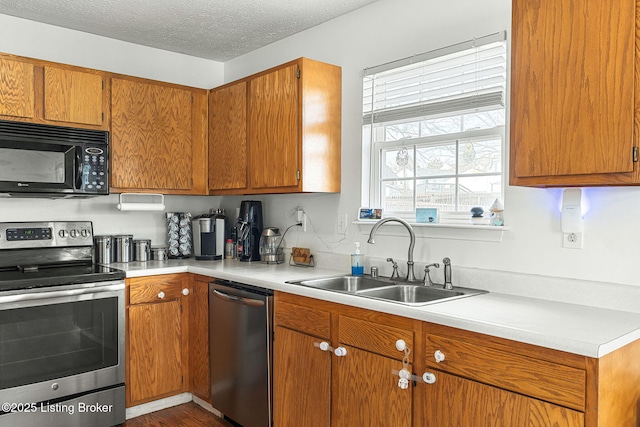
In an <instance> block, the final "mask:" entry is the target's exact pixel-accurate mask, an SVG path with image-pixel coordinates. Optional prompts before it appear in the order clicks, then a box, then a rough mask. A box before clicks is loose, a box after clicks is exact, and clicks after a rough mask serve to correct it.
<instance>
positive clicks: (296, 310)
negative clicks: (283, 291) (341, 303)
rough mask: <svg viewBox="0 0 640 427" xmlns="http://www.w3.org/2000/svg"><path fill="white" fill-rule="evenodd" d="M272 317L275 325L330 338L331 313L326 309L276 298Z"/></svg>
mask: <svg viewBox="0 0 640 427" xmlns="http://www.w3.org/2000/svg"><path fill="white" fill-rule="evenodd" d="M274 317H275V320H274V323H275V325H276V326H283V327H285V328H289V329H293V330H296V331H299V332H304V333H307V334H309V335H313V336H316V337H318V338H324V339H327V340H328V339H330V338H331V335H330V334H331V314H330V313H329V312H328V311H323V310H315V309H311V308H308V307H302V306H300V305H295V304H290V303H288V302H284V301H278V299H276V306H275V316H274Z"/></svg>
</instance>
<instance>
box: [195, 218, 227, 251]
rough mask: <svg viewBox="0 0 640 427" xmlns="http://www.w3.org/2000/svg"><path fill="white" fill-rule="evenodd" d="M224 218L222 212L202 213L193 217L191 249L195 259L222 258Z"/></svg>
mask: <svg viewBox="0 0 640 427" xmlns="http://www.w3.org/2000/svg"><path fill="white" fill-rule="evenodd" d="M225 219H226V217H225V216H224V214H222V213H208V214H202V215H198V216H196V217H195V218H193V220H192V226H193V227H192V228H193V250H194V254H195V258H196V259H199V260H214V259H222V257H223V255H224V221H225Z"/></svg>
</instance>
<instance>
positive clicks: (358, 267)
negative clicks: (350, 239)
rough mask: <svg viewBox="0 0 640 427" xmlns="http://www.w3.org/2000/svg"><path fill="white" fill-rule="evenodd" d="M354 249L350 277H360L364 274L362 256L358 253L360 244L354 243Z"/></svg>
mask: <svg viewBox="0 0 640 427" xmlns="http://www.w3.org/2000/svg"><path fill="white" fill-rule="evenodd" d="M354 245H355V247H356V249H355V251H354V252H353V253H352V254H351V275H352V276H362V275H363V274H364V255H362V254H361V253H360V242H355V243H354Z"/></svg>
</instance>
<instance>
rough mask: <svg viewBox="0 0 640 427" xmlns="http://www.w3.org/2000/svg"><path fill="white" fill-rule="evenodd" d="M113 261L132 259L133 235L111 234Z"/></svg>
mask: <svg viewBox="0 0 640 427" xmlns="http://www.w3.org/2000/svg"><path fill="white" fill-rule="evenodd" d="M113 249H114V250H113V261H114V262H129V261H131V260H132V259H133V235H131V234H121V235H118V236H113Z"/></svg>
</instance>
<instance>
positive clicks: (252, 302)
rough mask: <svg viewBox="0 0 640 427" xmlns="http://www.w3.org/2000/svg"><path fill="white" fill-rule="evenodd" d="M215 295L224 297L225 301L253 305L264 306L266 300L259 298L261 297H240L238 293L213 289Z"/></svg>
mask: <svg viewBox="0 0 640 427" xmlns="http://www.w3.org/2000/svg"><path fill="white" fill-rule="evenodd" d="M212 291H213V293H214V295H215V296H217V297H218V298H220V299H223V300H225V301H231V302H234V303H236V304H243V305H248V306H251V307H263V306H264V300H259V299H252V298H245V297H240V296H237V295H229V294H227V293H225V292H221V291H219V290H218V289H213V290H212Z"/></svg>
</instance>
